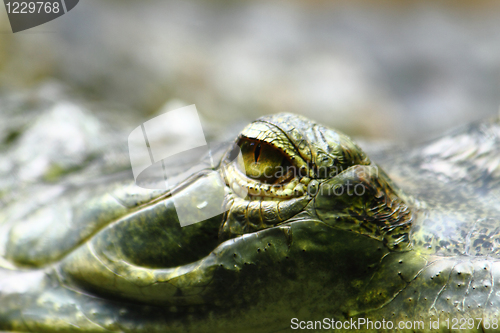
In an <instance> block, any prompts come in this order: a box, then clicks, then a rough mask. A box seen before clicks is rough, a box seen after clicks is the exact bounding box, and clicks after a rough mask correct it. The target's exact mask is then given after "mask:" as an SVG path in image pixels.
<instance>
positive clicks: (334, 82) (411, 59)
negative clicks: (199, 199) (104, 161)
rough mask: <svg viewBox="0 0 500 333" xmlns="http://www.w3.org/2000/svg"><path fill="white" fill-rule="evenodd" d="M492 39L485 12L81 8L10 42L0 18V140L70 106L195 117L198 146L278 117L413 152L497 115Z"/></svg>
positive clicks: (491, 13) (220, 1) (266, 6)
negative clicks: (53, 107) (180, 111)
mask: <svg viewBox="0 0 500 333" xmlns="http://www.w3.org/2000/svg"><path fill="white" fill-rule="evenodd" d="M499 31H500V2H498V1H496V2H495V1H485V0H476V1H448V2H444V1H399V0H398V1H376V2H375V1H371V0H365V1H361V0H360V1H299V0H287V1H280V0H271V1H269V0H266V1H238V2H230V1H224V0H217V1H192V0H187V1H186V0H168V1H155V0H146V1H125V0H106V1H104V0H84V1H83V0H82V1H80V3H79V4H78V5H77V6H76V7H75V8H74V9H73V10H72V11H70V12H68V13H67V14H66V15H63V16H62V17H60V18H58V19H56V20H54V21H51V22H49V23H46V24H44V25H41V26H38V27H36V28H33V29H29V30H26V31H24V32H19V33H16V34H13V33H12V32H11V29H10V25H9V23H8V20H7V15H6V12H5V7H4V6H3V5H2V6H0V114H1V113H4V114H7V113H8V114H9V124H8V125H6V124H4V125H3V127H1V126H2V125H0V129H2V128H4V129H5V130H4V131H3V132H2V134H0V140H1V139H2V138H3V140H4V141H5V140H7V141H8V140H11V139H12V138H13V137H16V135H17V134H19V132H21V131H22V130H21V128H26V126H27V125H26V123H25V122H26V116H25V115H26V114H27V113H24V114H23V117H22V119H17V123H16V121H14V120H12V119H13V118H15V116H14V114H18V112H19V111H25V110H26V109H37V107H35V106H36V104H37V103H42V102H43V101H47V100H49V102H50V101H52V102H55V101H61V100H65V99H68V98H69V99H72V101H73V102H74V103H76V104H77V105H80V106H82V105H85V107H84V109H86V110H90V111H89V112H91V113H93V114H94V115H95V114H96V113H97V114H99V113H103V112H104V113H106V112H107V113H108V114H111V115H113V114H115V115H116V114H117V113H119V114H120V117H116V116H115V117H114V118H113V116H108V118H107V119H111V118H112V120H111V121H110V122H109V123H110V124H111V125H114V126H118V127H120V128H126V130H127V131H128V129H129V128H133V127H135V126H137V125H138V124H139V123H140V122H142V121H144V120H146V119H150V118H151V117H153V116H154V115H155V114H158V113H161V112H164V111H165V110H167V109H172V108H175V107H178V106H182V105H189V104H196V106H197V108H198V111H199V112H200V113H201V115H202V117H203V120H204V122H205V124H208V125H207V126H206V127H207V128H206V130H207V131H208V132H209V133H208V135H209V136H210V135H215V136H217V135H219V134H220V133H229V132H231V135H232V134H233V133H234V132H237V131H239V129H241V127H242V126H244V125H245V124H246V123H247V122H249V121H251V120H253V119H255V118H257V117H259V116H261V115H265V114H269V113H277V112H284V111H286V112H294V113H298V114H303V115H306V116H309V117H311V118H313V119H315V120H317V121H319V122H321V123H324V124H326V125H329V126H331V127H334V128H337V129H340V130H342V131H344V132H346V133H347V134H349V135H351V136H355V137H363V138H368V139H373V140H387V141H391V142H394V141H397V142H402V141H403V142H415V141H423V140H426V139H428V138H432V137H435V136H437V135H439V134H441V133H443V132H444V131H445V130H447V129H450V128H452V127H454V126H457V125H460V124H464V123H467V122H470V121H474V120H478V119H483V118H486V117H491V116H493V115H495V114H497V113H498V108H499V103H500V98H499V89H500V38H499V35H498V33H499ZM75 101H76V102H75ZM30 103H31V104H30ZM89 103H90V104H92V106H89ZM42 104H43V103H42ZM82 107H83V106H82ZM38 109H40V107H38ZM37 112H38V111H36V110H35V111H32V113H31V116H30V117H28V118H32V117H36V115H37ZM98 117H101V116H98ZM110 117H111V118H110ZM18 118H19V117H18ZM16 124H17V125H16ZM13 126H14V128H16V129H15V130H12V128H13ZM16 126H17V127H16ZM9 128H10V130H9ZM214 133H215V134H214Z"/></svg>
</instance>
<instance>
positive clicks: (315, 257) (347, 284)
mask: <svg viewBox="0 0 500 333" xmlns="http://www.w3.org/2000/svg"><path fill="white" fill-rule="evenodd" d="M499 136H500V125H499V123H498V120H495V121H488V122H484V123H482V124H479V125H471V126H469V127H466V128H463V129H460V130H457V131H456V132H455V133H452V134H450V135H447V136H445V137H443V138H441V139H438V140H436V141H434V142H431V143H429V144H427V145H424V146H422V147H415V148H413V149H397V148H394V149H391V150H386V151H378V152H375V153H374V155H373V156H371V158H369V157H368V156H367V155H366V154H365V153H364V152H363V151H362V150H361V149H360V148H359V147H358V146H357V145H356V144H355V143H354V142H353V141H352V140H351V139H350V138H349V137H347V136H345V135H344V134H341V133H339V132H337V131H334V130H330V129H328V128H325V127H323V126H321V125H319V124H316V123H314V122H312V121H310V120H308V119H306V118H303V117H300V116H294V115H289V114H280V115H273V116H268V117H264V118H261V119H259V120H257V121H256V122H254V123H252V124H250V125H249V126H247V127H246V128H245V129H244V130H243V131H242V132H241V134H240V136H239V137H238V138H237V139H236V141H235V142H236V143H237V144H239V145H240V147H241V149H242V153H243V161H238V160H232V159H231V158H228V156H229V155H231V154H230V151H231V148H230V147H229V148H228V152H227V153H226V154H225V155H224V156H223V157H222V159H221V163H220V169H219V170H220V171H221V174H222V176H223V177H224V180H225V183H226V200H225V203H224V205H225V208H226V210H227V211H226V212H225V213H224V215H223V216H216V217H214V218H212V219H210V220H207V221H205V222H202V223H197V224H194V225H191V226H188V227H185V228H181V227H180V226H179V222H178V220H177V215H176V213H175V210H174V207H173V199H174V198H173V196H177V195H179V196H187V197H188V198H190V197H193V198H194V197H195V196H203V197H206V198H210V193H211V191H213V190H214V188H215V186H216V184H214V183H213V182H212V181H211V180H210V179H209V178H207V177H204V175H203V174H200V175H198V176H197V177H191V178H189V180H187V181H185V182H184V183H182V182H181V184H180V185H179V189H178V190H177V191H175V193H170V192H162V191H155V192H151V191H144V190H140V189H138V188H136V187H135V186H134V185H133V184H132V183H131V182H130V181H129V180H126V179H123V180H120V179H113V180H110V181H108V182H103V183H102V184H99V185H98V186H96V185H95V184H92V185H88V186H81V187H80V188H76V189H72V190H71V192H68V195H67V196H64V197H61V199H60V200H58V201H56V202H50V203H48V204H47V205H46V206H45V207H41V208H38V209H36V210H34V211H27V213H26V214H25V216H24V217H23V218H22V219H20V220H18V221H17V220H16V221H6V222H4V224H3V225H4V230H6V235H7V236H6V239H4V240H2V242H0V245H1V246H3V247H4V250H3V252H2V253H4V255H3V259H2V260H1V262H0V264H1V266H2V267H3V268H1V270H0V329H1V330H5V331H36V332H41V331H47V332H52V331H55V330H59V331H68V332H71V331H87V332H101V331H102V332H107V331H116V332H155V331H156V332H165V331H168V332H185V331H186V330H189V329H190V330H193V331H197V332H224V331H226V332H232V331H238V332H245V331H247V332H273V331H277V330H283V329H289V328H290V320H291V319H292V318H301V320H322V318H324V317H334V318H336V319H348V318H358V317H363V318H371V319H372V320H380V319H381V318H385V319H386V320H393V321H397V320H408V319H415V320H416V319H425V320H427V321H428V320H431V319H433V320H436V319H437V318H441V319H442V320H444V319H446V318H469V317H471V316H472V317H474V318H476V317H480V318H483V319H485V320H491V319H493V318H498V317H499V311H500V296H497V291H498V283H497V280H498V279H499V278H500V262H499V261H498V260H499V254H498V253H500V241H497V238H499V239H500V199H499V198H500V185H499V183H500V163H499V162H498V159H499V156H500V139H499ZM450 142H452V143H453V142H456V143H457V144H456V145H453V144H451V145H450ZM259 145H260V146H259ZM228 146H229V145H228ZM258 146H259V147H260V148H258V149H257V147H258ZM375 162H377V163H375ZM268 166H271V167H272V168H274V169H273V170H275V169H276V168H277V166H287V167H288V166H291V167H292V168H293V170H295V171H300V172H292V173H289V174H288V173H286V174H283V175H282V176H279V177H274V178H271V179H269V180H268V178H266V179H263V178H262V177H261V171H262V168H265V167H268ZM243 169H245V170H243ZM290 170H292V169H290ZM464 170H466V172H464ZM222 171H224V172H222ZM347 184H349V185H350V186H356V185H361V186H362V188H363V190H364V191H363V193H362V194H359V195H352V192H349V191H344V192H342V194H339V193H340V192H335V191H334V189H338V188H340V187H339V186H345V185H347ZM193 200H194V199H193ZM209 204H210V203H209ZM193 214H196V212H195V211H193ZM21 215H22V214H21ZM499 295H500V293H499ZM442 322H443V321H442ZM442 329H443V331H445V330H446V328H445V327H442ZM471 331H474V330H471ZM434 332H436V330H434Z"/></svg>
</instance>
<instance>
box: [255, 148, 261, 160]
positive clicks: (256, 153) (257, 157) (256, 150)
mask: <svg viewBox="0 0 500 333" xmlns="http://www.w3.org/2000/svg"><path fill="white" fill-rule="evenodd" d="M260 150H261V146H260V143H259V144H258V145H257V147H255V151H254V158H255V163H257V162H258V161H259V156H260Z"/></svg>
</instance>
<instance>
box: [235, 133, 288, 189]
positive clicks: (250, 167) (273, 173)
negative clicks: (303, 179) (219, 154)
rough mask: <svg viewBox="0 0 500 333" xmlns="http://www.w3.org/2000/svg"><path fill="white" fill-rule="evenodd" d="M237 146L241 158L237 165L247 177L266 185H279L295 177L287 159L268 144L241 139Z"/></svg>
mask: <svg viewBox="0 0 500 333" xmlns="http://www.w3.org/2000/svg"><path fill="white" fill-rule="evenodd" d="M238 146H239V147H240V150H241V155H242V157H243V158H238V159H237V165H238V168H239V169H240V170H241V171H242V172H244V173H245V174H246V175H247V177H249V178H252V179H255V180H258V181H260V182H263V183H266V184H279V183H284V182H286V181H288V180H290V179H291V178H293V176H294V175H295V172H294V171H295V167H294V166H293V165H292V164H291V163H290V160H289V159H288V157H287V156H286V155H285V154H284V153H283V152H281V151H280V150H278V149H277V148H275V147H273V146H272V145H270V144H269V143H267V142H264V141H258V140H251V139H247V138H241V139H240V141H239V142H238Z"/></svg>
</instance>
